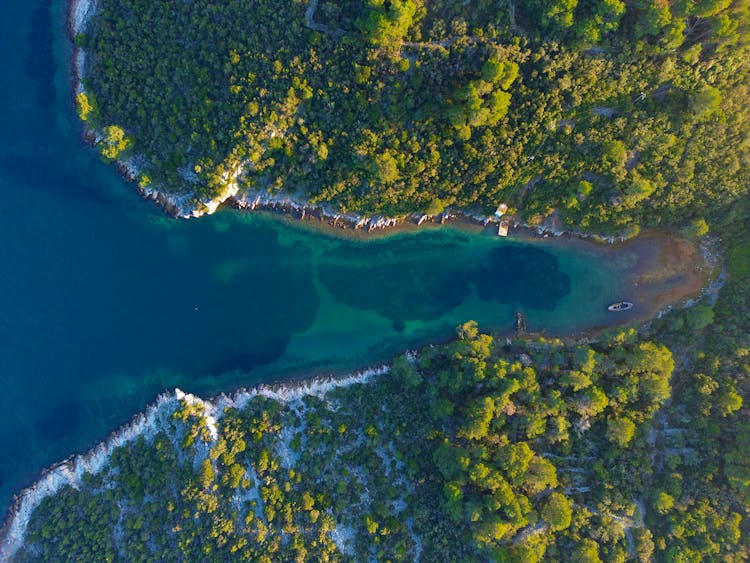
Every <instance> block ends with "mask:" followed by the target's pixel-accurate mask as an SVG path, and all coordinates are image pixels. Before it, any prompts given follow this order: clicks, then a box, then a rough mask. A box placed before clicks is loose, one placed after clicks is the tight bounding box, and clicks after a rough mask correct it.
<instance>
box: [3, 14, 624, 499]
mask: <svg viewBox="0 0 750 563" xmlns="http://www.w3.org/2000/svg"><path fill="white" fill-rule="evenodd" d="M64 25H65V3H64V2H63V1H62V0H26V1H23V2H22V1H20V0H14V1H13V2H12V3H9V5H6V6H5V17H4V18H3V19H2V22H1V23H0V26H1V27H0V49H1V50H2V52H3V53H6V57H4V61H3V64H2V67H0V68H1V70H0V72H2V83H3V85H4V87H3V88H2V89H0V141H1V142H0V190H1V193H2V196H3V199H2V205H0V347H1V348H0V352H1V353H0V384H1V385H2V389H3V393H2V394H0V412H2V413H3V424H2V428H0V504H2V505H3V506H7V505H8V501H9V499H10V496H11V495H12V494H13V493H14V492H15V491H17V490H19V489H20V488H21V487H23V486H26V485H28V484H29V483H30V482H32V481H33V479H34V477H35V476H36V475H37V474H38V472H39V471H40V470H41V469H42V468H43V467H45V466H47V465H49V464H50V463H52V462H55V461H58V460H59V459H62V458H64V457H66V456H67V455H69V454H71V453H73V452H76V451H82V450H85V449H87V448H89V447H91V446H92V445H93V444H95V443H96V442H98V441H100V440H102V439H103V438H104V437H105V436H106V435H107V434H108V433H109V432H110V431H111V430H113V429H114V428H116V427H118V426H119V425H120V424H122V423H123V422H124V421H126V420H127V419H128V418H129V417H130V416H131V415H132V414H133V413H135V412H137V411H139V410H140V409H142V408H143V406H144V405H145V404H146V403H147V402H150V401H152V400H153V398H154V397H155V396H156V395H157V394H158V393H159V392H160V391H162V390H163V389H169V388H174V387H177V386H179V387H181V388H183V389H186V390H188V391H190V392H195V393H200V394H204V395H210V394H214V393H217V392H219V391H222V390H229V389H232V388H234V387H236V386H238V385H244V386H252V385H255V384H257V383H260V382H262V381H268V380H270V379H272V378H273V379H276V378H280V377H291V376H294V375H297V374H310V373H320V372H321V371H326V370H328V371H333V370H336V371H341V370H346V369H352V368H354V367H357V366H362V365H367V364H372V363H374V362H378V361H381V360H383V359H386V358H388V357H389V356H391V355H392V354H394V353H397V352H399V351H403V350H405V349H407V348H409V347H412V346H416V345H419V344H421V343H424V342H426V341H428V340H431V339H444V338H448V337H449V336H450V335H451V334H452V332H453V330H454V327H455V325H457V324H459V323H461V322H463V321H465V320H467V319H475V320H477V321H478V322H479V323H480V324H481V325H482V326H483V327H485V328H495V329H499V330H510V328H511V326H512V321H513V316H514V313H515V311H516V310H517V309H518V308H523V309H524V310H525V311H526V313H527V316H528V325H529V329H530V330H547V331H549V332H550V333H558V334H562V333H569V332H571V331H577V330H582V329H584V328H587V327H592V326H597V325H599V324H601V323H603V322H604V321H605V320H606V312H605V306H606V304H607V303H609V302H611V301H614V300H618V299H621V298H627V297H628V296H627V295H626V294H624V287H623V284H624V283H625V281H624V279H625V278H624V276H623V272H624V271H626V270H627V268H628V267H629V266H630V265H632V263H633V257H632V256H630V255H629V254H628V253H627V252H625V253H622V254H621V255H620V258H618V260H606V261H602V260H601V259H600V256H601V250H600V249H597V247H596V246H595V245H585V244H584V245H572V246H569V247H567V246H565V245H559V244H553V245H546V244H545V243H543V242H537V243H524V244H519V243H513V242H512V241H507V240H501V239H499V238H497V237H493V236H489V235H487V234H482V235H480V234H472V233H468V232H465V231H461V230H458V229H451V228H444V229H425V230H423V231H419V232H418V233H403V234H396V235H393V236H388V237H385V238H379V239H376V240H371V241H362V240H354V239H351V238H336V237H334V236H331V235H330V234H326V233H323V232H316V231H314V230H310V229H304V228H298V227H295V226H292V225H289V224H288V223H286V222H284V221H278V220H274V219H273V218H269V217H267V216H263V215H252V214H243V213H240V212H236V211H222V212H220V213H218V214H217V215H215V216H212V217H207V218H203V219H200V220H191V221H175V220H172V219H168V218H166V217H165V216H164V215H163V213H162V212H161V210H159V209H158V208H157V207H156V206H154V205H153V204H152V203H150V202H146V201H143V200H142V199H141V198H140V197H139V196H138V195H137V194H136V192H135V190H134V189H133V188H132V187H131V186H128V185H126V184H125V183H124V182H123V181H122V180H121V179H120V178H119V176H118V174H117V172H116V171H115V170H114V168H112V167H109V166H106V165H104V164H103V163H101V162H100V161H99V160H98V159H97V157H96V155H95V154H94V153H93V151H91V150H90V149H89V148H87V147H85V146H84V145H83V144H82V143H81V141H80V128H79V125H78V123H77V121H76V118H75V116H74V113H73V110H72V104H71V99H70V93H69V85H68V80H69V79H68V74H69V67H68V63H67V62H66V61H67V58H68V57H69V55H70V52H69V48H70V47H69V45H68V44H67V41H66V40H65V29H64Z"/></svg>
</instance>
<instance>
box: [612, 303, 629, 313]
mask: <svg viewBox="0 0 750 563" xmlns="http://www.w3.org/2000/svg"><path fill="white" fill-rule="evenodd" d="M632 308H633V304H632V303H631V302H630V301H618V302H617V303H612V305H610V306H609V307H607V311H613V312H617V311H627V310H628V309H632Z"/></svg>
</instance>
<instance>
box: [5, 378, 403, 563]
mask: <svg viewBox="0 0 750 563" xmlns="http://www.w3.org/2000/svg"><path fill="white" fill-rule="evenodd" d="M388 371H389V366H387V365H381V366H376V367H371V368H367V369H363V370H361V371H358V372H355V373H350V374H348V375H345V376H342V377H335V376H327V377H326V376H317V377H313V378H311V379H302V380H299V381H296V382H294V383H291V382H284V383H277V384H262V385H259V386H257V387H253V388H251V389H247V388H244V387H240V388H238V389H236V390H235V391H232V392H229V393H228V394H227V393H220V394H219V395H216V396H213V397H211V398H209V399H201V398H199V397H196V396H195V395H192V394H190V393H185V392H184V391H181V390H180V389H174V390H173V391H166V392H164V393H161V394H160V395H158V396H157V398H156V399H155V400H154V402H152V403H150V404H148V405H147V406H146V407H145V408H144V409H143V410H142V411H140V412H138V413H136V414H135V415H133V417H132V418H131V420H130V421H129V422H127V423H125V424H123V425H122V426H120V428H118V429H117V430H115V431H113V432H112V433H110V434H109V436H107V438H105V439H104V440H103V441H102V442H100V443H98V444H97V445H95V446H94V447H93V448H91V449H90V450H88V451H87V452H85V453H82V454H78V455H71V456H70V457H69V458H67V459H66V460H63V461H61V462H58V463H55V464H54V465H52V466H50V467H48V468H47V469H44V470H43V471H42V472H41V474H40V476H39V478H38V479H37V480H36V481H35V482H34V484H32V485H31V486H30V487H28V488H26V489H24V490H22V491H20V492H19V493H17V494H16V495H15V496H14V497H13V500H12V502H11V505H10V507H9V509H8V513H7V516H6V518H5V522H4V525H3V527H2V529H1V530H0V561H8V560H10V558H11V557H13V555H14V554H15V553H16V552H17V551H18V549H20V547H21V545H22V544H23V541H24V538H25V532H26V527H27V526H28V523H29V519H30V517H31V515H32V513H33V512H34V510H35V509H36V508H37V507H38V506H39V504H40V503H41V502H42V501H43V500H44V499H45V498H47V497H49V496H52V495H54V494H56V493H57V492H58V491H60V490H61V489H62V488H63V487H65V486H66V485H70V486H72V487H74V488H77V487H78V486H79V485H80V483H81V479H82V478H83V476H84V475H85V474H93V475H95V474H97V473H98V472H100V471H101V470H102V469H103V468H104V466H105V465H106V463H107V462H108V461H109V459H110V457H111V456H112V452H113V451H114V450H115V449H116V448H118V447H120V446H124V445H126V444H129V443H131V442H133V441H135V440H137V439H138V438H140V437H144V438H145V439H147V440H149V439H151V438H153V437H154V436H155V435H156V434H157V433H158V432H159V431H161V430H163V429H165V428H167V427H168V425H169V424H170V423H171V417H172V413H173V412H174V410H175V408H176V407H177V405H178V404H179V402H180V401H181V400H183V399H185V400H187V401H189V402H191V403H193V402H200V403H201V404H202V406H203V407H204V414H205V415H206V418H207V425H208V427H209V429H211V428H215V424H216V422H217V421H218V420H220V419H221V417H222V416H223V412H224V409H225V408H226V407H234V408H239V409H241V408H243V407H244V405H245V404H247V402H248V401H249V400H250V399H252V398H253V397H257V396H263V397H268V398H271V399H275V400H277V401H279V402H282V403H288V402H293V401H297V400H300V399H302V398H303V397H306V396H316V397H319V398H322V397H323V396H324V395H325V394H326V393H328V392H329V391H331V390H332V389H335V388H342V387H348V386H350V385H355V384H358V383H367V382H369V381H370V380H372V379H373V378H376V377H380V376H383V375H386V374H387V373H388ZM212 438H215V435H213V433H212Z"/></svg>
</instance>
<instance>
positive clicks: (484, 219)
mask: <svg viewBox="0 0 750 563" xmlns="http://www.w3.org/2000/svg"><path fill="white" fill-rule="evenodd" d="M96 8H97V0H70V2H69V5H68V16H67V19H68V21H67V27H68V33H69V36H70V38H71V39H73V38H75V36H76V35H78V34H80V33H83V32H85V30H86V25H87V23H88V21H89V20H90V18H91V17H92V16H93V15H94V14H95V13H96ZM85 67H86V52H85V51H84V50H83V49H82V48H81V47H78V46H75V45H74V47H73V56H72V61H71V74H72V93H73V96H74V97H75V96H77V95H78V94H80V93H82V92H84V87H83V83H82V80H83V78H84V77H85ZM83 137H84V140H85V141H86V142H88V143H89V144H91V145H96V144H97V143H98V142H99V141H100V140H101V138H102V135H101V132H99V131H97V130H95V129H93V128H90V127H86V128H85V129H84V133H83ZM114 164H115V166H116V167H117V169H118V170H119V172H120V173H121V174H122V176H123V177H124V178H125V179H126V180H127V181H128V182H131V183H136V182H137V181H138V178H139V176H140V170H141V169H142V168H143V162H142V157H140V156H138V155H132V156H130V157H128V158H125V159H118V160H116V161H115V162H114ZM241 173H242V166H239V167H238V169H237V170H236V171H235V172H234V173H233V174H231V177H227V179H226V180H227V185H226V190H225V191H224V193H223V194H221V195H220V196H219V197H217V198H214V199H212V200H205V201H197V202H196V201H195V198H193V197H192V195H191V194H190V193H186V194H182V195H175V194H167V193H165V192H163V191H162V190H160V189H159V188H158V186H145V187H144V186H138V188H137V189H138V191H139V192H140V193H141V195H142V196H143V197H145V198H147V199H151V200H153V201H154V202H156V203H157V204H158V205H160V206H161V207H162V208H163V209H164V210H165V211H166V212H167V213H169V214H171V215H172V216H174V217H177V218H182V219H188V218H194V217H200V216H202V215H205V214H208V215H210V214H212V213H214V212H215V211H216V210H217V209H218V208H219V207H220V206H222V205H228V206H232V207H235V208H237V209H243V210H248V211H269V212H274V213H282V214H284V215H287V216H289V217H292V218H298V219H313V220H317V221H319V222H320V223H322V224H324V225H326V226H328V227H331V228H332V229H353V230H358V231H363V232H367V233H371V232H373V231H386V230H392V229H395V228H399V227H403V228H416V227H419V226H421V225H444V224H450V223H455V222H459V223H464V224H469V225H474V226H482V227H486V226H487V225H496V224H499V222H500V217H499V216H497V215H491V216H488V215H483V214H481V213H479V212H470V211H465V210H450V209H449V210H446V211H444V212H443V213H440V214H438V215H426V214H422V213H411V214H406V215H402V216H397V217H385V216H381V215H376V216H367V215H362V214H359V213H353V212H349V213H343V212H341V211H338V210H336V209H334V208H332V207H331V206H328V205H325V204H311V203H309V202H308V201H305V199H304V198H303V197H301V196H296V197H295V196H293V195H290V194H271V193H268V192H241V190H240V188H239V185H238V182H237V179H238V177H239V176H240V175H241ZM505 219H506V220H508V221H509V222H510V223H511V224H512V226H513V227H514V228H515V229H522V230H523V231H525V232H524V233H523V234H524V235H526V236H537V237H547V236H555V237H559V236H572V237H575V238H588V239H592V240H596V241H598V242H608V243H613V242H617V241H622V240H625V237H615V236H605V235H599V234H594V233H583V232H574V231H569V230H566V229H563V228H562V227H560V226H559V225H557V224H556V222H555V221H554V220H547V221H545V222H542V223H541V224H540V225H538V226H533V225H528V224H526V223H522V222H520V221H518V220H516V218H514V217H513V216H506V217H505Z"/></svg>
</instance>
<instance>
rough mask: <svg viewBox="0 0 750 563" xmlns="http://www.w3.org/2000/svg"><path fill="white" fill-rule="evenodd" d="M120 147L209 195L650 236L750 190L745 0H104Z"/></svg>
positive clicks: (102, 116)
mask: <svg viewBox="0 0 750 563" xmlns="http://www.w3.org/2000/svg"><path fill="white" fill-rule="evenodd" d="M97 5H98V9H97V12H96V15H95V16H94V17H93V18H92V20H91V21H90V22H89V24H88V26H87V28H86V31H85V33H82V34H79V35H77V36H76V37H75V43H76V45H77V46H78V47H80V48H83V49H85V52H86V53H87V55H88V57H87V61H88V65H87V70H86V73H85V74H86V77H85V79H84V81H83V84H84V87H85V92H83V93H81V94H80V95H79V96H78V100H77V104H78V109H79V113H80V116H81V118H82V119H83V120H84V121H85V125H86V127H87V128H90V129H92V130H95V131H99V132H100V133H99V136H98V138H99V141H98V144H99V147H100V149H101V153H102V158H104V159H105V160H113V159H117V158H123V157H125V156H127V155H131V156H132V155H135V156H137V158H138V162H139V166H140V169H141V173H140V178H139V179H138V182H139V184H140V185H141V187H148V186H157V187H158V188H159V189H160V190H162V191H165V192H166V193H169V194H182V195H184V196H189V197H191V198H192V200H193V204H194V205H195V206H196V208H201V207H202V206H204V205H205V203H206V202H207V201H209V200H211V199H212V198H217V197H220V198H221V197H223V196H225V195H227V194H228V193H229V191H228V190H230V189H231V188H237V189H239V190H240V191H241V192H245V193H258V192H268V193H271V194H278V193H288V194H291V195H293V196H296V197H299V198H300V199H301V200H304V201H309V202H311V203H313V204H327V205H329V206H332V207H333V208H335V209H339V210H341V211H343V212H348V211H356V212H360V213H364V214H370V215H376V214H379V215H386V216H403V215H405V214H410V213H411V214H413V213H425V214H430V215H439V214H440V213H442V212H443V211H445V210H446V209H452V210H464V211H470V212H482V213H486V214H491V213H492V212H493V211H494V210H495V208H496V207H497V205H498V203H501V202H502V203H507V204H508V205H509V206H510V211H511V212H512V213H514V214H515V216H516V217H518V218H519V219H520V220H522V221H524V222H526V223H528V224H531V225H536V224H539V223H541V222H543V221H545V220H555V221H559V222H561V223H562V224H563V225H565V226H567V227H568V228H571V229H575V230H577V231H587V232H591V231H595V232H601V233H609V234H619V235H621V236H634V235H635V234H637V233H638V232H639V230H640V229H641V228H654V227H665V226H675V225H678V226H682V225H685V224H688V223H693V224H694V225H695V226H694V229H695V230H697V231H700V230H703V229H706V228H709V227H710V225H711V223H712V222H713V221H714V220H715V219H716V218H717V217H719V216H720V214H721V210H720V208H721V207H723V206H725V205H730V204H731V202H733V201H737V200H739V199H740V198H741V197H743V196H746V195H747V191H748V190H747V186H748V174H747V166H746V163H747V162H748V156H749V154H750V137H749V136H748V131H747V127H746V125H745V124H746V123H747V121H748V118H750V116H749V115H748V106H747V103H746V100H747V99H748V97H750V91H749V90H748V85H749V81H748V69H747V64H746V61H747V58H748V49H747V37H748V35H747V33H748V25H750V8H749V7H748V5H747V2H744V1H743V0H701V1H696V0H676V1H674V2H661V1H658V0H632V1H628V2H623V1H622V0H529V1H527V2H519V3H518V4H517V5H516V4H515V3H514V1H513V0H469V1H467V2H449V1H447V0H387V1H384V0H320V1H311V2H309V3H308V2H303V1H301V0H274V1H271V0H228V1H226V2H211V1H208V0H200V1H193V2H168V1H157V2H154V1H152V0H99V2H98V4H97Z"/></svg>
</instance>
